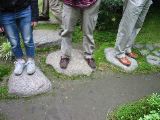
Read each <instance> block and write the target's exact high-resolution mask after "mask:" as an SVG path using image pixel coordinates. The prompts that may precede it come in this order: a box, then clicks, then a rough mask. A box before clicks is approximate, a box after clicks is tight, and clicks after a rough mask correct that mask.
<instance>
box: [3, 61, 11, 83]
mask: <svg viewBox="0 0 160 120" xmlns="http://www.w3.org/2000/svg"><path fill="white" fill-rule="evenodd" d="M11 69H12V68H11V66H9V65H8V66H6V65H4V64H3V65H2V64H1V63H0V81H2V80H3V77H5V76H8V75H9V74H10V72H11Z"/></svg>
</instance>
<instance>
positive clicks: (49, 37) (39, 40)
mask: <svg viewBox="0 0 160 120" xmlns="http://www.w3.org/2000/svg"><path fill="white" fill-rule="evenodd" d="M33 35H34V36H33V37H34V41H35V45H36V46H37V47H43V46H45V45H58V44H60V43H61V37H60V36H59V30H34V31H33Z"/></svg>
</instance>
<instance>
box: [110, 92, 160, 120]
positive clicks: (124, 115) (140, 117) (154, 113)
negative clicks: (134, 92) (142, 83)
mask: <svg viewBox="0 0 160 120" xmlns="http://www.w3.org/2000/svg"><path fill="white" fill-rule="evenodd" d="M109 119H110V120H160V95H158V94H153V95H151V96H149V97H147V98H144V99H141V100H139V101H136V102H133V103H129V104H126V105H122V106H119V107H118V108H117V109H116V110H115V111H114V112H112V113H111V114H110V116H109Z"/></svg>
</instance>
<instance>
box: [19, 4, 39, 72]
mask: <svg viewBox="0 0 160 120" xmlns="http://www.w3.org/2000/svg"><path fill="white" fill-rule="evenodd" d="M16 17H17V19H18V21H17V22H18V27H19V30H20V32H21V35H22V39H23V41H24V46H25V49H26V55H27V58H28V61H27V73H28V74H33V73H34V72H35V69H36V68H35V62H34V56H35V45H34V42H33V33H32V32H33V31H32V26H31V8H30V7H28V8H26V9H25V10H23V11H21V12H18V13H17V14H16Z"/></svg>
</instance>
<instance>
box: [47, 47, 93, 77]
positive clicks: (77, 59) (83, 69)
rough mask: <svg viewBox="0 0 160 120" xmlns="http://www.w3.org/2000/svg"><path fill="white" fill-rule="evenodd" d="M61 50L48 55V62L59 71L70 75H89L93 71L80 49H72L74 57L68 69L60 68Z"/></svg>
mask: <svg viewBox="0 0 160 120" xmlns="http://www.w3.org/2000/svg"><path fill="white" fill-rule="evenodd" d="M61 54H62V53H61V51H56V52H53V53H51V54H49V55H48V57H47V59H46V63H47V64H49V65H51V66H53V68H54V69H55V70H56V71H57V72H58V73H63V74H65V75H68V76H77V75H87V76H89V75H90V74H91V73H92V71H93V70H92V69H91V68H90V67H89V66H88V64H87V63H86V61H85V60H84V57H83V55H82V52H81V51H80V50H75V49H73V50H72V57H71V60H70V63H69V65H68V67H67V69H66V70H63V69H61V68H60V65H59V62H60V58H61Z"/></svg>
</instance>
